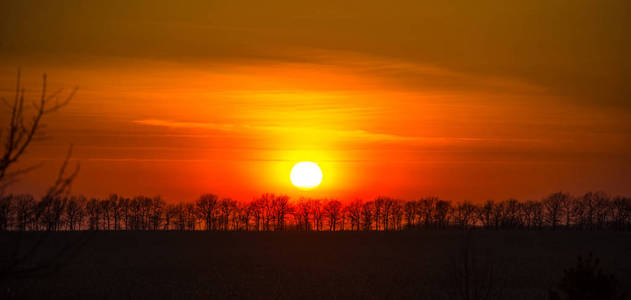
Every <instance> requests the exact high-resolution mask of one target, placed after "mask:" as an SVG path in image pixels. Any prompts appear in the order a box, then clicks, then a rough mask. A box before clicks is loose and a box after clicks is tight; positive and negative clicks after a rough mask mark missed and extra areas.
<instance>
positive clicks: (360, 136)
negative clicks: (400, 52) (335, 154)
mask: <svg viewBox="0 0 631 300" xmlns="http://www.w3.org/2000/svg"><path fill="white" fill-rule="evenodd" d="M134 123H137V124H142V125H149V126H158V127H168V128H189V129H192V128H197V129H208V130H217V131H228V132H238V133H245V132H252V131H265V132H270V133H290V134H310V135H321V136H326V137H329V138H333V139H345V140H349V139H352V140H361V141H371V142H379V141H383V142H405V141H415V140H418V138H416V137H408V136H402V135H396V134H388V133H377V132H371V131H367V130H362V129H350V130H349V129H330V128H315V127H293V126H292V127H289V126H266V125H250V124H243V125H236V124H223V123H210V122H181V121H172V120H157V119H146V120H135V121H134Z"/></svg>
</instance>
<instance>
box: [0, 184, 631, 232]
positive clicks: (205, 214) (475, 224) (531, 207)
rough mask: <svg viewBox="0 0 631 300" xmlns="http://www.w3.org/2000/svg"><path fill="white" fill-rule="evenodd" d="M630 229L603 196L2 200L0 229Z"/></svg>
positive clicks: (626, 216)
mask: <svg viewBox="0 0 631 300" xmlns="http://www.w3.org/2000/svg"><path fill="white" fill-rule="evenodd" d="M447 228H461V229H473V228H479V229H531V230H541V229H552V230H555V229H574V230H625V231H628V230H631V198H628V197H620V196H617V197H610V196H609V195H608V194H606V193H604V192H589V193H586V194H584V195H582V196H573V195H570V194H568V193H563V192H558V193H553V194H550V195H549V196H547V197H545V198H543V199H541V200H539V201H533V200H528V201H518V200H516V199H509V200H505V201H499V202H496V201H491V200H489V201H486V202H484V203H479V204H476V203H472V202H468V201H463V202H452V201H448V200H442V199H439V198H438V197H423V198H420V199H419V200H414V201H403V200H398V199H394V198H390V197H377V198H375V199H373V200H369V201H362V200H354V201H351V202H348V203H342V202H340V201H338V200H329V199H306V198H301V199H298V200H297V201H290V198H289V197H288V196H286V195H274V194H263V195H261V196H260V197H258V198H255V199H253V200H251V201H236V200H233V199H231V198H220V197H218V196H217V195H214V194H205V195H202V196H200V197H199V198H198V199H197V200H196V201H191V202H186V203H183V202H182V203H167V202H165V201H164V200H163V199H162V198H161V197H145V196H137V197H133V198H126V197H121V196H119V195H116V194H112V195H110V196H109V197H108V198H106V199H97V198H90V199H88V198H86V197H83V196H63V195H57V196H51V195H49V194H47V195H46V196H44V197H43V198H42V199H40V200H36V199H35V198H34V197H33V196H32V195H27V194H22V195H13V194H11V195H6V196H3V197H0V231H76V230H107V231H120V230H143V231H157V230H178V231H195V230H207V231H286V230H294V231H370V230H376V231H395V230H413V229H447Z"/></svg>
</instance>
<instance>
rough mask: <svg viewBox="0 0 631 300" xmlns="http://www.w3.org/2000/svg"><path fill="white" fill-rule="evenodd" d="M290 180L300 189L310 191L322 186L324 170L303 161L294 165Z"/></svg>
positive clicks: (312, 163)
mask: <svg viewBox="0 0 631 300" xmlns="http://www.w3.org/2000/svg"><path fill="white" fill-rule="evenodd" d="M289 178H290V179H291V183H293V185H295V186H297V187H299V188H305V189H310V188H314V187H316V186H318V185H320V182H322V170H320V167H319V166H318V165H317V164H316V163H314V162H310V161H303V162H299V163H297V164H296V165H294V167H293V168H292V169H291V174H290V175H289Z"/></svg>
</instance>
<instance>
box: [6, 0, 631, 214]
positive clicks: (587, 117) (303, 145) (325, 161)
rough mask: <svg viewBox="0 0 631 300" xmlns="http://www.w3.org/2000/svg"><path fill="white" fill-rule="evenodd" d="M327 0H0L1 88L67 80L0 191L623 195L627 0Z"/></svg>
mask: <svg viewBox="0 0 631 300" xmlns="http://www.w3.org/2000/svg"><path fill="white" fill-rule="evenodd" d="M340 2H342V1H241V0H237V1H223V2H214V1H186V3H180V2H173V1H155V0H153V1H90V2H87V1H30V0H25V1H3V2H2V3H1V4H0V95H2V96H3V97H5V98H9V99H10V97H12V92H13V89H14V86H15V80H16V73H17V69H18V68H20V69H21V72H22V80H23V83H24V85H25V87H26V88H27V90H26V94H27V97H30V98H29V99H31V98H32V99H37V96H38V93H39V89H40V86H41V75H42V74H43V73H44V72H46V73H47V74H48V78H49V85H50V86H51V89H57V88H64V89H65V91H66V92H67V91H69V90H71V89H72V88H73V87H75V86H78V87H79V91H78V93H77V94H76V96H75V97H74V99H73V101H72V102H71V103H70V104H69V105H68V106H67V107H65V108H64V109H63V110H62V111H60V112H58V113H56V114H55V115H52V116H50V117H49V118H48V119H47V120H46V121H45V123H46V128H44V131H43V133H44V134H42V136H40V138H39V139H38V140H37V141H36V143H34V144H33V146H32V147H31V149H30V150H29V152H28V153H27V155H26V156H25V157H24V160H23V161H22V162H21V163H22V165H24V166H28V165H38V166H40V167H39V168H38V169H37V170H36V171H34V172H32V173H30V174H28V175H26V176H24V177H23V178H21V180H20V181H19V182H18V183H17V184H15V185H14V186H12V187H11V191H13V192H17V193H22V192H29V193H35V194H38V193H42V192H43V191H45V190H46V188H47V187H48V186H50V184H51V183H52V182H53V180H54V178H55V176H56V172H57V168H58V167H59V165H60V164H61V162H62V160H63V158H64V155H65V153H66V151H67V149H68V147H69V145H73V156H72V157H73V159H74V160H75V161H78V162H79V163H80V165H81V171H80V173H79V176H78V178H77V179H76V180H75V182H74V184H73V193H76V194H84V195H86V196H89V197H105V196H106V195H108V194H109V193H113V192H116V193H119V194H122V195H125V196H133V195H138V194H143V195H161V196H162V197H163V198H164V199H165V200H166V201H173V202H175V201H190V200H194V199H195V198H196V197H198V196H199V195H200V194H202V193H215V194H219V195H220V196H222V197H232V198H234V199H238V200H250V199H252V198H253V197H256V196H257V195H260V194H261V193H264V192H273V193H277V194H288V195H290V196H291V197H292V198H294V199H297V198H299V197H318V198H319V197H323V198H336V199H340V200H345V201H346V200H352V199H356V198H361V199H370V198H372V197H375V196H378V195H388V196H393V197H398V198H401V199H406V200H410V199H417V198H419V197H421V196H427V195H437V196H439V197H441V198H444V199H447V200H455V201H462V200H469V201H474V202H477V201H484V200H487V199H493V200H504V199H508V198H511V197H513V198H518V199H523V200H525V199H538V198H541V197H543V196H545V195H546V194H549V193H552V192H556V191H566V192H570V193H575V194H580V193H584V192H587V191H590V190H604V191H607V192H609V193H611V194H614V195H616V194H622V195H629V194H631V184H629V183H630V182H631V84H629V82H631V59H630V58H629V53H631V35H630V34H629V33H628V28H631V2H629V1H580V0H577V1H556V0H555V1H539V0H536V1H519V2H506V1H448V2H437V1H380V2H371V1H343V2H344V3H340ZM0 120H3V122H6V111H5V112H3V114H2V119H0ZM299 161H314V162H316V163H317V164H319V165H320V167H321V168H322V171H323V174H324V179H323V182H322V184H321V185H320V186H319V187H317V188H315V189H312V190H301V189H298V188H296V187H294V186H292V185H291V183H290V181H289V173H290V170H291V167H292V166H293V164H295V163H296V162H299Z"/></svg>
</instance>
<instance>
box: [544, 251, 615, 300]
mask: <svg viewBox="0 0 631 300" xmlns="http://www.w3.org/2000/svg"><path fill="white" fill-rule="evenodd" d="M599 264H600V262H599V260H598V258H594V256H593V255H592V254H591V253H590V254H589V255H588V256H587V257H586V258H583V257H581V256H579V257H578V262H577V265H576V266H575V267H571V268H569V269H565V270H563V278H562V279H561V281H560V282H559V283H558V285H557V288H556V289H552V290H550V299H551V300H560V299H567V300H592V299H594V300H597V299H598V300H614V299H615V300H622V299H624V298H625V297H624V295H623V294H622V293H620V291H619V288H618V281H617V280H616V278H615V276H614V275H613V274H607V273H605V272H603V270H602V269H601V268H600V266H599Z"/></svg>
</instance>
